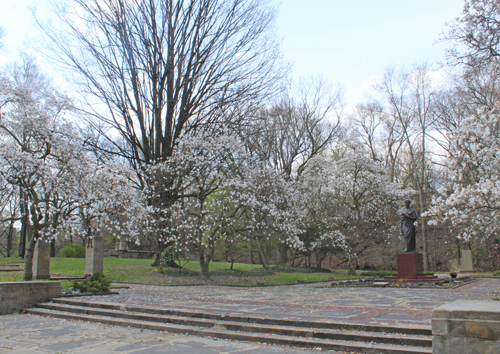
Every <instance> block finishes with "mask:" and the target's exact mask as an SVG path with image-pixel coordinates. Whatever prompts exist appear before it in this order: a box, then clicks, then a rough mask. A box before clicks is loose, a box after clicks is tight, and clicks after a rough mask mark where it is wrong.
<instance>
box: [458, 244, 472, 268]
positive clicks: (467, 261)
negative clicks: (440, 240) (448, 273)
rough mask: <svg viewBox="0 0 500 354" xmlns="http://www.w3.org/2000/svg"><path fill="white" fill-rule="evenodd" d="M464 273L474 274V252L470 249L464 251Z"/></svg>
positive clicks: (462, 261)
mask: <svg viewBox="0 0 500 354" xmlns="http://www.w3.org/2000/svg"><path fill="white" fill-rule="evenodd" d="M460 263H461V264H460V266H461V268H462V272H473V271H474V268H473V266H472V251H471V250H470V249H469V250H467V249H464V250H462V259H461V262H460Z"/></svg>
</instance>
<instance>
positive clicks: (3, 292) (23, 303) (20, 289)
mask: <svg viewBox="0 0 500 354" xmlns="http://www.w3.org/2000/svg"><path fill="white" fill-rule="evenodd" d="M59 296H61V283H59V282H54V281H9V282H0V315H6V314H9V313H15V312H19V311H21V310H22V309H25V308H28V307H31V306H33V305H34V304H36V303H37V302H46V301H48V300H49V299H51V298H54V297H59Z"/></svg>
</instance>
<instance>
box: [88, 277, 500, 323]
mask: <svg viewBox="0 0 500 354" xmlns="http://www.w3.org/2000/svg"><path fill="white" fill-rule="evenodd" d="M127 286H129V287H130V288H129V289H120V295H111V296H98V297H92V300H93V301H94V300H95V301H108V302H119V303H124V304H131V305H132V304H134V305H148V306H149V305H151V306H163V307H175V308H184V309H189V310H196V309H199V310H204V311H212V312H216V313H224V312H225V313H228V312H230V313H233V314H258V315H259V316H269V317H276V316H280V317H283V318H290V319H304V320H311V319H312V320H322V319H325V320H330V321H339V322H351V323H363V324H365V323H369V324H380V325H392V324H396V323H397V324H402V325H430V321H431V311H432V309H433V308H434V307H437V306H439V305H441V304H443V303H445V302H447V301H453V300H467V299H470V300H484V299H490V298H491V296H492V294H493V293H495V292H496V291H498V289H499V288H500V280H498V279H482V280H478V281H477V282H475V283H472V284H468V285H465V286H462V287H459V288H455V289H429V288H424V289H418V288H362V287H337V288H332V287H328V288H326V287H325V285H324V284H298V285H290V286H273V287H257V288H243V287H222V286H175V287H172V286H171V287H167V286H150V285H137V284H127ZM82 299H84V298H82ZM87 300H88V299H87Z"/></svg>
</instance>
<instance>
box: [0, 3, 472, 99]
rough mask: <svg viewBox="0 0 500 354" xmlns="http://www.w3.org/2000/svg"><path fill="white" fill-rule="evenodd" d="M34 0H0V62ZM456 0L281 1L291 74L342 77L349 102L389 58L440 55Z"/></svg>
mask: <svg viewBox="0 0 500 354" xmlns="http://www.w3.org/2000/svg"><path fill="white" fill-rule="evenodd" d="M35 3H36V5H37V8H38V12H39V14H40V17H42V18H43V17H45V16H47V15H48V6H47V0H36V1H33V0H0V26H3V27H4V28H5V29H6V32H7V33H6V37H5V38H4V44H5V45H4V48H3V49H0V64H4V63H6V62H9V61H12V60H14V59H16V57H18V54H19V52H20V51H21V50H23V47H24V44H23V43H24V42H25V40H26V38H28V37H33V36H34V35H35V34H36V30H35V28H34V26H33V20H32V18H31V14H30V12H29V11H28V7H29V6H30V5H33V4H35ZM462 7H463V1H462V0H418V1H417V0H281V5H280V6H279V12H278V18H277V23H276V27H277V33H278V35H279V37H280V38H281V39H282V41H283V47H282V48H283V54H284V56H285V58H286V59H287V60H289V61H291V62H293V64H294V66H293V73H294V76H296V77H308V76H311V75H319V74H321V75H324V76H326V77H327V78H328V79H329V80H330V81H331V82H332V83H341V84H343V85H344V87H345V90H346V100H347V103H348V104H350V105H352V104H355V103H359V102H362V101H363V100H364V94H365V93H366V92H367V91H368V90H369V88H370V83H371V82H373V80H374V79H376V77H377V76H381V75H382V74H383V73H384V70H385V68H386V67H388V66H390V65H391V66H395V67H397V68H399V67H403V66H406V67H410V66H411V65H412V64H415V63H421V62H429V63H433V62H437V61H443V60H444V49H445V48H446V47H447V46H449V45H450V44H449V43H436V41H437V40H438V39H439V35H440V33H441V32H442V31H443V29H445V23H446V22H450V21H452V20H454V19H455V18H456V17H458V16H460V13H461V11H462Z"/></svg>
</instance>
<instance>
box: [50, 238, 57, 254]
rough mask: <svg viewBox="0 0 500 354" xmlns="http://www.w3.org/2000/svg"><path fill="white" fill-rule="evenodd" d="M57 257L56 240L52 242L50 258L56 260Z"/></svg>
mask: <svg viewBox="0 0 500 354" xmlns="http://www.w3.org/2000/svg"><path fill="white" fill-rule="evenodd" d="M55 256H56V240H52V241H50V257H51V258H54V257H55Z"/></svg>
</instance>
